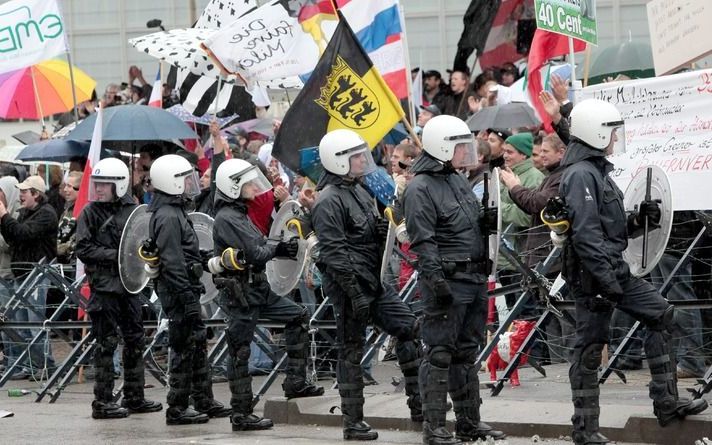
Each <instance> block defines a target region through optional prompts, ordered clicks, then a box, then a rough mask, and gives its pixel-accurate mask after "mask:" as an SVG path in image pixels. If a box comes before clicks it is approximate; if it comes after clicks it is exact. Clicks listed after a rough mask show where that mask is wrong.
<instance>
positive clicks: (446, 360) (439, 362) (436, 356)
mask: <svg viewBox="0 0 712 445" xmlns="http://www.w3.org/2000/svg"><path fill="white" fill-rule="evenodd" d="M426 354H427V355H426V357H427V360H428V362H429V363H430V364H431V365H433V366H437V367H438V368H447V367H449V366H450V362H451V361H452V353H451V352H450V351H449V350H447V349H445V348H444V347H442V346H434V347H433V348H430V349H428V351H427V353H426Z"/></svg>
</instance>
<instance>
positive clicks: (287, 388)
mask: <svg viewBox="0 0 712 445" xmlns="http://www.w3.org/2000/svg"><path fill="white" fill-rule="evenodd" d="M282 389H283V390H284V397H286V398H288V399H299V398H304V397H318V396H323V395H324V387H323V386H317V385H313V384H310V383H307V382H306V381H304V380H302V381H297V380H293V379H289V378H287V379H286V380H285V381H284V383H282Z"/></svg>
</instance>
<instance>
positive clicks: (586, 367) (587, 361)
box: [581, 343, 604, 374]
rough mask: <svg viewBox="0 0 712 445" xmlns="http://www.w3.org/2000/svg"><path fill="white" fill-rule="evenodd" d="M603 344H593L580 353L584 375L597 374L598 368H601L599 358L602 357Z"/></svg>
mask: <svg viewBox="0 0 712 445" xmlns="http://www.w3.org/2000/svg"><path fill="white" fill-rule="evenodd" d="M603 346H604V345H603V344H601V343H594V344H592V345H588V346H586V347H585V348H584V349H583V351H581V368H582V369H583V372H585V373H586V374H592V373H598V368H599V366H601V358H602V357H603V353H602V352H603Z"/></svg>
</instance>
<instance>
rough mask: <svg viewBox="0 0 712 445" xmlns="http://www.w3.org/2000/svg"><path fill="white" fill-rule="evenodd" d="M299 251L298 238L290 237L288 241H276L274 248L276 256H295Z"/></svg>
mask: <svg viewBox="0 0 712 445" xmlns="http://www.w3.org/2000/svg"><path fill="white" fill-rule="evenodd" d="M298 251H299V240H298V239H297V238H292V239H290V240H289V241H280V242H279V243H277V248H276V249H275V250H274V256H275V257H277V258H296V257H297V252H298Z"/></svg>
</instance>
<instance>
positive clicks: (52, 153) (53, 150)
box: [16, 139, 89, 162]
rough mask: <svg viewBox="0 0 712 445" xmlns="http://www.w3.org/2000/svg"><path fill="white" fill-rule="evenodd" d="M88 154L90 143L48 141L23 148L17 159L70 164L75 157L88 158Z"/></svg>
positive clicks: (62, 140) (60, 140)
mask: <svg viewBox="0 0 712 445" xmlns="http://www.w3.org/2000/svg"><path fill="white" fill-rule="evenodd" d="M88 154H89V143H88V142H83V141H68V140H65V139H48V140H45V141H40V142H35V143H34V144H30V145H28V146H27V147H25V148H23V149H22V151H21V152H20V153H19V154H18V155H17V158H16V159H17V160H19V161H48V162H69V161H70V160H71V159H72V158H75V157H84V158H86V157H87V155H88Z"/></svg>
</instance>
